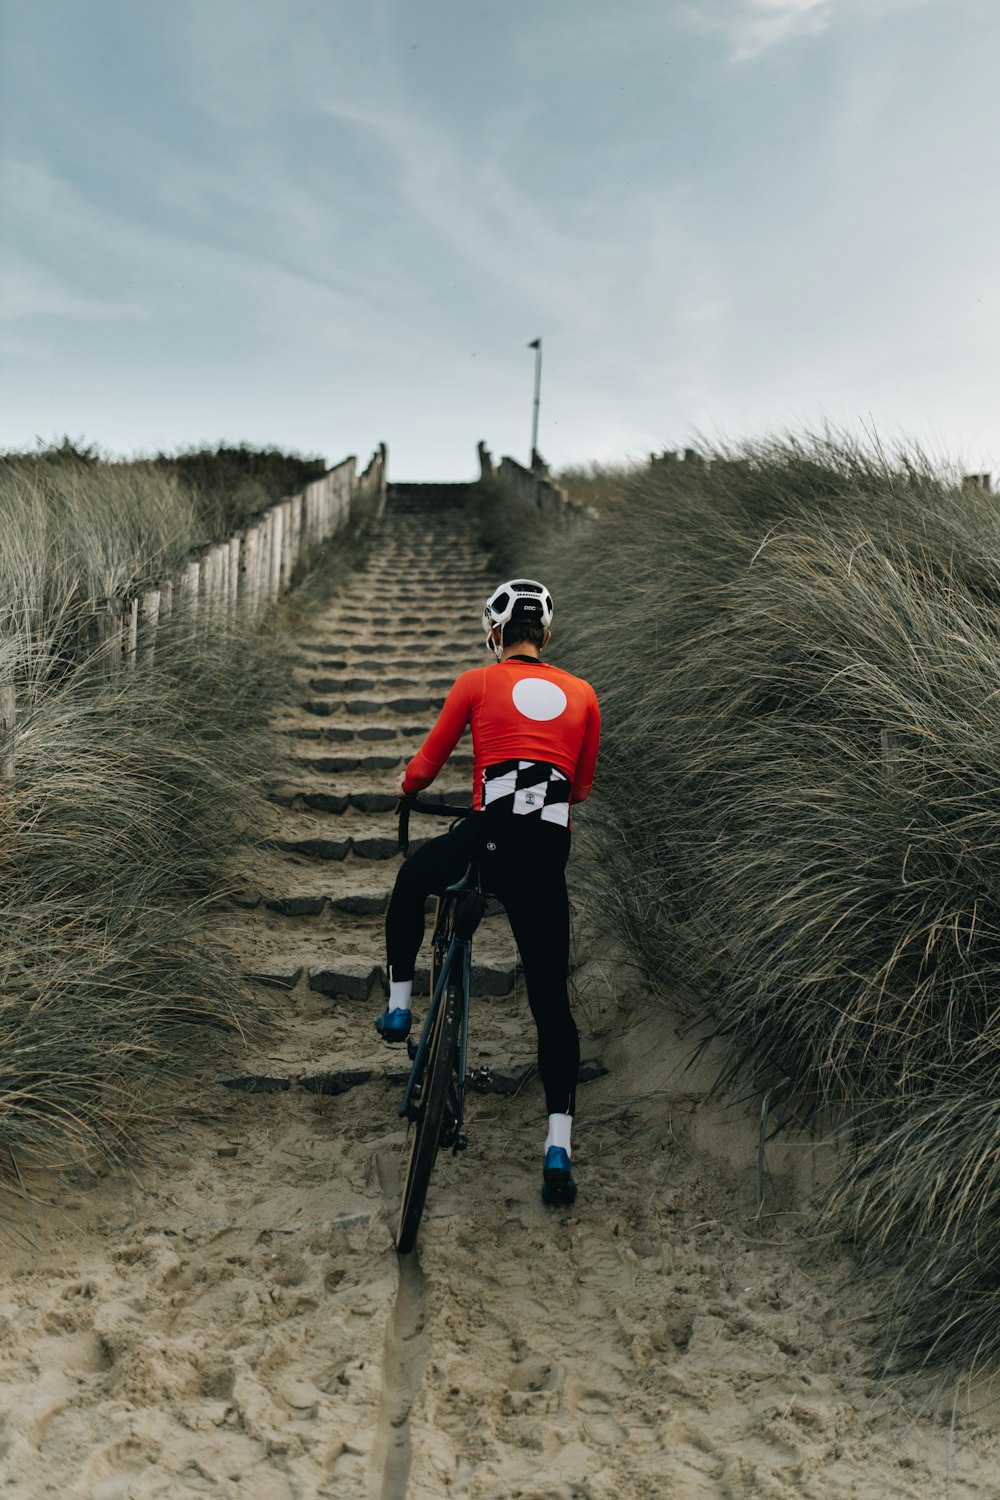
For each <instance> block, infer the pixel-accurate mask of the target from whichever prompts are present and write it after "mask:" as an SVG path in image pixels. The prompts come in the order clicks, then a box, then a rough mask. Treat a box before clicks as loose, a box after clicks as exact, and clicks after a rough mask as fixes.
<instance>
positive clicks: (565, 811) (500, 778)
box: [482, 760, 572, 828]
mask: <svg viewBox="0 0 1000 1500" xmlns="http://www.w3.org/2000/svg"><path fill="white" fill-rule="evenodd" d="M571 790H572V787H571V783H570V779H569V777H568V776H567V775H565V773H564V772H562V771H559V770H557V769H556V767H555V766H550V765H547V764H546V762H545V761H541V760H503V761H499V762H498V763H497V765H495V766H487V767H486V769H485V770H484V771H483V801H482V805H483V807H492V806H493V805H494V803H498V804H501V805H506V806H507V810H508V811H509V812H512V813H517V814H519V815H520V816H529V817H536V818H541V819H542V821H543V822H544V823H561V824H562V826H563V827H564V828H565V827H568V825H569V794H570V791H571Z"/></svg>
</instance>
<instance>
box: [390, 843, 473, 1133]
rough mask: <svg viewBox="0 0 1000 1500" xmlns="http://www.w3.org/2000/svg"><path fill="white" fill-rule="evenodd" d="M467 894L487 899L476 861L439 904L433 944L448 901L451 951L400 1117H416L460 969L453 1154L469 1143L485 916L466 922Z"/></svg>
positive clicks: (444, 963)
mask: <svg viewBox="0 0 1000 1500" xmlns="http://www.w3.org/2000/svg"><path fill="white" fill-rule="evenodd" d="M463 895H475V897H478V898H480V901H483V891H481V886H480V871H478V867H477V865H475V864H471V865H469V868H468V870H466V873H465V876H463V877H462V879H460V880H457V882H456V883H454V885H450V886H448V889H447V891H445V892H444V894H442V895H441V898H439V900H441V904H439V906H438V919H436V922H435V933H433V938H432V947H436V941H438V933H439V930H441V922H442V918H444V916H445V915H447V906H445V904H444V903H448V904H450V906H451V939H450V942H448V947H447V950H445V956H444V960H442V962H441V965H439V966H438V974H436V980H435V987H433V995H432V998H430V1005H429V1008H427V1016H426V1020H424V1025H423V1029H421V1032H420V1041H418V1043H417V1050H415V1052H414V1053H412V1068H411V1071H409V1079H408V1080H406V1088H405V1091H403V1098H402V1103H400V1106H399V1115H400V1119H412V1113H414V1106H412V1097H414V1089H415V1086H417V1082H418V1079H420V1077H421V1074H423V1067H424V1059H426V1056H427V1047H429V1046H430V1037H432V1035H433V1025H435V1020H436V1016H438V1008H439V1007H441V1005H442V1004H444V998H445V995H447V992H448V986H450V984H453V983H454V975H456V972H459V974H460V977H462V1016H460V1019H459V1067H457V1074H456V1079H454V1082H453V1085H451V1089H453V1094H454V1110H453V1115H454V1124H453V1125H451V1127H450V1131H448V1134H453V1140H451V1151H453V1154H457V1152H459V1151H462V1149H463V1146H465V1139H463V1136H462V1122H463V1119H465V1085H466V1062H468V1046H469V989H471V978H472V933H474V932H475V927H478V918H480V916H481V909H480V912H478V916H474V921H472V922H471V924H469V922H466V921H463V919H462V915H460V907H462V897H463ZM477 904H478V903H477ZM471 915H474V913H471ZM459 965H460V969H457V968H456V966H459ZM447 1143H448V1142H447V1140H444V1142H442V1145H447Z"/></svg>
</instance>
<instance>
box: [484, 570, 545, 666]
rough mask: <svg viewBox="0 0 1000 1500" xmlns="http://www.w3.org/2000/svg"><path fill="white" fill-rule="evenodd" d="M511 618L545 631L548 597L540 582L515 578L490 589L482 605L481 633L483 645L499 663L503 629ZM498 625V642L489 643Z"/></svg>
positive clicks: (501, 651)
mask: <svg viewBox="0 0 1000 1500" xmlns="http://www.w3.org/2000/svg"><path fill="white" fill-rule="evenodd" d="M513 619H518V620H527V621H530V622H531V623H532V624H533V625H541V627H542V629H543V630H548V628H549V626H550V625H551V624H552V595H551V594H550V593H549V591H548V589H547V588H546V587H545V585H544V583H539V582H538V581H537V579H534V578H517V579H513V580H512V581H511V582H510V583H502V584H501V585H500V587H499V588H497V589H494V590H493V592H492V594H491V595H490V597H489V598H488V599H487V601H486V603H485V605H484V606H483V630H484V631H485V632H486V644H487V646H488V647H489V649H490V650H491V651H492V652H493V655H494V656H495V657H496V658H497V660H498V661H499V660H500V657H501V656H502V655H503V627H504V626H505V625H506V624H508V623H509V621H511V620H513ZM498 625H499V626H500V641H499V643H495V642H494V641H493V640H492V638H491V637H492V634H493V631H494V630H495V629H496V627H497V626H498Z"/></svg>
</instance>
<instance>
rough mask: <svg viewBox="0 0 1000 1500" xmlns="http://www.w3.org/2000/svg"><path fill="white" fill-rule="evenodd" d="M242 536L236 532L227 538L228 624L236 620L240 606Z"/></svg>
mask: <svg viewBox="0 0 1000 1500" xmlns="http://www.w3.org/2000/svg"><path fill="white" fill-rule="evenodd" d="M243 541H244V538H243V535H242V533H241V532H237V533H236V535H235V536H231V537H230V538H229V622H230V624H231V625H232V624H233V623H234V622H235V620H236V613H237V611H238V609H239V606H240V556H241V554H242V552H243Z"/></svg>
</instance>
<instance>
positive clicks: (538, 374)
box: [528, 339, 542, 469]
mask: <svg viewBox="0 0 1000 1500" xmlns="http://www.w3.org/2000/svg"><path fill="white" fill-rule="evenodd" d="M528 348H529V349H534V351H535V404H534V407H533V409H532V414H531V458H530V460H529V462H528V467H529V468H530V469H533V468H534V467H535V458H536V455H537V453H538V400H539V396H540V394H541V389H542V341H541V339H532V341H531V343H530V344H529V345H528Z"/></svg>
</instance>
